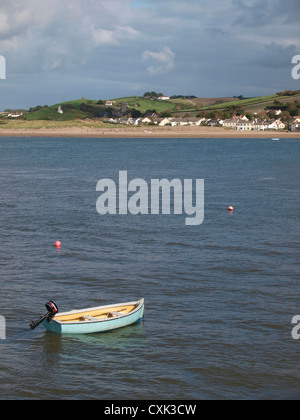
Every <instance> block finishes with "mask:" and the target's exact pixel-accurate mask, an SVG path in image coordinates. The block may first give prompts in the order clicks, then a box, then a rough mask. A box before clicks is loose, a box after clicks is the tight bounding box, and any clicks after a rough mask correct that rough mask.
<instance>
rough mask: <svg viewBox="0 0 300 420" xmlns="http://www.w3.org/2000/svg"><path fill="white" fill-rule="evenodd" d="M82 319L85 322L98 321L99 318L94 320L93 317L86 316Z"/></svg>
mask: <svg viewBox="0 0 300 420" xmlns="http://www.w3.org/2000/svg"><path fill="white" fill-rule="evenodd" d="M82 319H83V321H98V319H97V318H94V317H93V316H90V315H85V316H84V317H83V318H82Z"/></svg>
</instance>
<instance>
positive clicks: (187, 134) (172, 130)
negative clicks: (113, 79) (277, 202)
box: [0, 126, 300, 139]
mask: <svg viewBox="0 0 300 420" xmlns="http://www.w3.org/2000/svg"><path fill="white" fill-rule="evenodd" d="M0 137H24V138H26V137H70V138H79V137H83V138H85V137H86V138H264V139H265V138H300V132H298V133H297V132H295V133H292V132H287V131H280V132H276V131H237V130H228V129H224V128H210V127H152V126H151V127H128V128H127V127H121V128H106V127H105V128H101V127H99V128H90V127H63V128H39V129H34V128H18V129H11V128H7V129H0Z"/></svg>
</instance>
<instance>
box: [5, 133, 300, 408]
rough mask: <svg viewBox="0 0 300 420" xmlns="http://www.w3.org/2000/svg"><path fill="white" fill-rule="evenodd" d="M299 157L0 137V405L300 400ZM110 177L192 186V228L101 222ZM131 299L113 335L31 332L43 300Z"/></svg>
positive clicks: (136, 219) (186, 145)
mask: <svg viewBox="0 0 300 420" xmlns="http://www.w3.org/2000/svg"><path fill="white" fill-rule="evenodd" d="M299 158H300V141H299V139H281V140H279V141H272V140H271V139H270V138H266V139H222V138H220V139H128V138H127V139H125V138H120V139H109V138H107V139H105V138H104V139H99V138H98V139H96V138H63V137H61V138H37V137H35V138H13V137H12V138H0V399H4V400H16V399H21V400H27V399H40V400H46V399H64V400H68V399H71V400H78V399H82V400H85V399H86V400H87V399H88V400H90V399H91V400H114V401H116V400H165V399H166V400H171V401H177V400H217V399H222V400H230V399H242V400H257V399H259V400H263V399H271V400H282V399H283V400H290V399H297V400H298V399H300V369H299V365H300V340H297V338H299V336H300V326H298V328H297V322H296V321H295V317H296V316H297V315H300V278H299V256H300V254H299V244H300V242H299V233H300V230H299V209H300V171H299V168H300V166H299ZM120 171H127V176H128V182H129V181H130V180H133V179H143V180H145V181H146V182H147V183H148V185H150V182H151V180H152V179H167V180H173V179H179V180H182V182H183V180H185V179H192V180H197V179H203V180H204V185H205V188H204V221H203V223H202V224H200V225H195V226H188V225H186V223H185V220H186V215H185V214H184V212H183V214H174V212H172V211H170V213H171V214H162V212H159V214H151V213H150V212H149V214H137V215H134V214H130V213H128V214H118V212H117V214H114V215H113V214H104V215H100V214H99V212H98V211H97V207H96V203H97V200H98V199H99V196H100V192H99V191H97V183H98V182H99V180H103V179H110V180H113V181H114V182H115V183H116V185H117V184H118V177H119V172H120ZM194 193H195V190H194ZM194 198H195V197H194ZM170 201H172V197H170ZM171 204H172V203H171ZM228 206H233V207H234V211H233V212H232V211H231V212H229V211H228ZM171 210H172V206H171ZM58 240H59V241H61V244H62V246H61V248H60V249H57V248H56V247H55V242H56V241H58ZM140 298H145V316H144V319H143V321H142V322H141V323H139V324H135V325H131V326H129V327H126V328H123V329H119V330H115V331H111V332H107V333H101V334H93V335H77V336H76V335H73V336H61V335H56V334H53V333H50V332H46V331H45V330H44V329H43V327H42V326H40V327H38V328H37V329H36V330H34V331H30V329H29V324H30V322H31V321H32V320H38V319H39V317H40V316H42V315H44V314H45V312H46V308H45V303H47V302H48V301H49V300H53V301H54V302H55V303H56V304H57V306H58V307H59V310H60V311H61V312H62V311H68V310H72V309H81V308H88V307H95V306H99V305H109V304H115V303H123V302H130V301H135V300H138V299H140ZM293 320H294V324H293ZM298 323H299V324H300V317H299V321H298ZM297 333H298V334H297Z"/></svg>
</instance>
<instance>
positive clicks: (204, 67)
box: [0, 0, 300, 110]
mask: <svg viewBox="0 0 300 420" xmlns="http://www.w3.org/2000/svg"><path fill="white" fill-rule="evenodd" d="M299 22H300V2H299V0H285V1H282V0H226V1H220V0H209V1H207V0H205V1H204V0H26V1H25V0H9V1H7V0H0V55H1V56H2V57H4V59H5V62H6V79H1V78H0V110H4V109H7V108H11V109H16V108H26V109H28V108H29V107H32V106H37V105H46V104H47V105H53V104H56V103H59V102H63V101H69V100H73V99H79V98H81V97H86V98H88V99H103V100H106V99H113V98H117V97H124V96H133V95H138V96H143V94H144V93H145V92H147V91H155V92H158V93H163V94H165V95H169V96H171V95H195V96H198V97H226V96H228V97H232V96H239V95H243V96H247V97H248V96H261V95H268V94H274V93H276V92H279V91H282V90H286V89H291V90H299V89H300V79H299V80H294V79H293V78H292V76H291V72H292V68H293V66H295V65H293V64H292V58H293V57H294V56H295V55H300V26H299ZM0 73H1V69H0ZM0 77H1V74H0Z"/></svg>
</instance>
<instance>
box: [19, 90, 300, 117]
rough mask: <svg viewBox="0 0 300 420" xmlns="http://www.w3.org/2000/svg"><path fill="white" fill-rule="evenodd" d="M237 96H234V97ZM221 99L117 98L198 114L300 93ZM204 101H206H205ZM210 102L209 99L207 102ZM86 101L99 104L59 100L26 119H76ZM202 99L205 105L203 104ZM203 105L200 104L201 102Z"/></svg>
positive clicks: (256, 108)
mask: <svg viewBox="0 0 300 420" xmlns="http://www.w3.org/2000/svg"><path fill="white" fill-rule="evenodd" d="M232 99H233V98H232ZM217 100H222V98H206V99H205V98H204V99H202V100H199V99H197V100H185V99H174V100H169V101H157V100H149V99H144V98H141V97H136V96H132V97H124V98H117V99H113V101H114V106H121V104H122V103H123V102H126V104H127V106H128V107H129V108H135V109H137V110H139V111H141V112H142V113H145V112H146V111H147V110H149V109H150V110H156V112H157V113H161V112H164V111H170V112H173V113H175V112H176V114H177V115H183V114H185V113H189V114H191V115H197V114H198V113H199V111H201V110H213V111H214V110H224V109H225V108H226V107H228V106H240V107H242V108H243V109H245V111H246V112H260V111H264V109H265V108H266V107H267V106H269V105H273V102H274V101H275V100H278V101H280V102H283V103H286V102H293V101H295V100H300V95H295V96H278V95H276V94H275V95H269V96H262V97H257V98H250V99H243V100H237V99H233V100H231V101H230V98H224V103H222V104H217V105H214V103H215V102H216V101H217ZM202 101H203V102H202ZM204 101H205V102H206V103H205V102H204ZM82 103H87V104H89V105H96V104H97V101H96V100H88V99H86V100H82V99H78V100H73V101H68V102H64V103H60V104H56V105H53V106H50V107H42V109H40V110H37V111H34V112H31V113H29V114H26V116H25V119H26V120H28V121H34V120H50V121H72V120H77V119H79V120H80V119H84V118H87V117H88V116H89V114H88V113H87V112H83V111H81V110H80V105H81V104H82ZM201 103H202V104H203V105H206V106H203V107H200V106H201ZM66 105H72V106H73V107H74V108H75V109H67V108H66V107H65V106H66ZM199 105H200V106H199ZM59 106H62V108H63V110H64V113H63V114H59V113H58V112H57V110H58V107H59Z"/></svg>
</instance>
